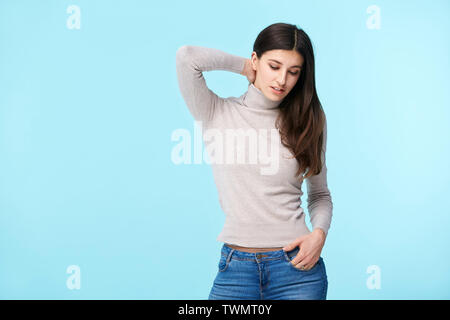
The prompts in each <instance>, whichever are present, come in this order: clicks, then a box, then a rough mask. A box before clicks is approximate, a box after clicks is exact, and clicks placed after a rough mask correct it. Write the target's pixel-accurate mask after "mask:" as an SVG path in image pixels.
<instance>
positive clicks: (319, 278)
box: [208, 244, 328, 300]
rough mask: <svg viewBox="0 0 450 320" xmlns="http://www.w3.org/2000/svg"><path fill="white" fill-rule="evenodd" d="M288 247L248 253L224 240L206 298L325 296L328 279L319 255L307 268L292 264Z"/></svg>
mask: <svg viewBox="0 0 450 320" xmlns="http://www.w3.org/2000/svg"><path fill="white" fill-rule="evenodd" d="M298 252H299V248H298V247H296V248H295V249H293V250H291V251H286V252H285V251H283V250H277V251H268V252H261V253H249V252H244V251H239V250H235V249H233V248H231V247H229V246H227V245H226V244H223V246H222V250H221V257H220V261H219V265H218V268H219V270H218V272H217V275H216V278H215V279H214V284H213V286H212V288H211V292H210V293H209V297H208V299H209V300H306V299H310V300H311V299H312V300H326V296H327V289H328V279H327V273H326V269H325V264H324V262H323V259H322V257H320V258H319V260H318V261H317V263H316V264H315V265H314V266H313V267H312V268H311V269H309V270H306V271H304V270H300V269H297V268H295V267H294V266H293V265H292V264H291V263H290V261H291V260H292V259H293V258H294V257H295V256H296V255H297V253H298Z"/></svg>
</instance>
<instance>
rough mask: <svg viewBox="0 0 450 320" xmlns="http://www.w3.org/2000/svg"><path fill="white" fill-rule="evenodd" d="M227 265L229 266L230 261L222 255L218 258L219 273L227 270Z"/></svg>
mask: <svg viewBox="0 0 450 320" xmlns="http://www.w3.org/2000/svg"><path fill="white" fill-rule="evenodd" d="M229 264H230V261H229V259H228V256H227V255H224V254H222V255H221V256H220V260H219V272H224V271H225V270H226V269H227V268H228V265H229Z"/></svg>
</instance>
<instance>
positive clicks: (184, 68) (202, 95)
mask: <svg viewBox="0 0 450 320" xmlns="http://www.w3.org/2000/svg"><path fill="white" fill-rule="evenodd" d="M246 60H247V59H246V58H244V57H240V56H236V55H233V54H229V53H226V52H224V51H221V50H219V49H214V48H206V47H200V46H191V45H184V46H181V47H180V48H178V50H177V52H176V69H177V77H178V85H179V87H180V92H181V95H182V96H183V99H184V101H185V102H186V105H187V106H188V108H189V111H190V112H191V114H192V116H193V117H194V119H196V120H201V121H208V120H211V119H212V118H213V116H214V110H215V109H216V108H217V107H218V106H219V104H221V103H223V98H221V97H219V96H218V95H217V94H215V93H214V92H213V91H212V90H210V89H209V88H208V87H207V85H206V81H205V78H204V77H203V74H202V72H203V71H211V70H226V71H231V72H235V73H239V74H243V73H242V72H243V71H244V66H245V64H246Z"/></svg>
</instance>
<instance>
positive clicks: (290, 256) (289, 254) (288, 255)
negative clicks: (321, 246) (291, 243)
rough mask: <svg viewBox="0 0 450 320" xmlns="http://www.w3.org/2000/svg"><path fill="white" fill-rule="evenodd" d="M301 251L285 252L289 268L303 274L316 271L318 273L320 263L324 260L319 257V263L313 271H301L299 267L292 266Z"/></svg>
mask: <svg viewBox="0 0 450 320" xmlns="http://www.w3.org/2000/svg"><path fill="white" fill-rule="evenodd" d="M299 251H300V250H298V249H294V250H292V251H289V252H286V251H285V252H284V257H285V259H286V263H287V264H289V266H290V267H291V268H292V269H294V270H295V271H298V272H302V273H310V272H315V271H317V269H318V268H319V267H320V263H321V262H322V261H321V260H322V257H319V260H317V262H316V263H315V264H314V266H313V267H312V268H311V269H308V270H301V269H299V268H298V267H296V266H294V265H293V264H292V260H294V258H295V257H296V256H297V254H298V252H299Z"/></svg>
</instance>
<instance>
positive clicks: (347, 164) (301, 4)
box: [0, 0, 450, 299]
mask: <svg viewBox="0 0 450 320" xmlns="http://www.w3.org/2000/svg"><path fill="white" fill-rule="evenodd" d="M72 4H74V5H78V6H79V7H80V9H81V29H79V30H77V29H72V30H71V29H68V28H67V26H66V20H67V19H68V17H69V16H70V14H68V13H67V12H66V9H67V7H68V6H69V5H72ZM372 4H375V5H378V6H379V7H380V9H381V29H379V30H370V29H368V28H367V27H366V20H367V19H368V18H369V16H370V15H371V14H368V13H367V12H366V9H367V8H368V7H369V6H370V5H372ZM449 9H450V2H449V1H447V0H442V1H437V0H435V1H398V0H397V1H375V2H374V1H360V0H355V1H340V2H338V1H331V0H330V1H314V2H313V1H298V0H296V1H293V0H291V1H277V2H276V3H275V2H273V1H268V0H265V1H206V0H205V1H170V2H161V1H124V0H123V1H99V0H96V1H80V0H73V1H56V0H54V1H39V2H38V1H13V0H10V1H1V2H0V245H1V248H0V298H2V299H206V298H207V296H208V294H209V290H210V288H211V285H212V281H213V280H214V277H215V275H216V272H217V263H218V259H219V255H220V251H219V250H220V247H221V245H222V243H220V242H217V241H216V237H217V235H218V234H219V232H220V231H221V228H222V226H223V222H224V214H223V212H222V211H221V208H220V205H219V202H218V197H217V191H216V186H215V183H214V180H213V176H212V171H211V168H210V166H209V165H207V164H206V163H203V164H201V165H195V164H192V165H175V164H174V163H173V162H172V161H171V150H172V148H173V147H174V146H175V145H176V144H177V143H176V142H173V141H171V134H172V132H174V131H175V130H176V129H179V128H185V129H188V130H190V131H191V132H192V133H193V127H194V122H193V118H192V117H191V115H190V113H189V112H188V109H187V107H186V106H185V104H184V101H183V100H182V97H181V95H180V93H179V90H178V84H177V79H176V72H175V52H176V50H177V48H178V47H180V46H181V45H184V44H192V45H201V46H207V47H215V48H218V49H222V50H224V51H227V52H229V53H233V54H236V55H241V56H245V57H250V54H251V51H252V46H253V42H254V40H255V38H256V36H257V35H258V33H259V32H260V31H261V30H262V29H263V28H265V27H266V26H268V25H270V24H272V23H275V22H287V23H293V24H296V25H297V26H298V27H300V28H303V29H304V30H305V31H306V32H307V33H308V34H309V36H310V37H311V39H312V41H313V45H314V49H315V54H316V68H317V73H316V79H317V83H316V85H317V90H318V94H319V99H320V100H321V102H322V104H323V107H324V110H325V112H326V114H327V119H328V145H327V166H328V185H329V188H330V191H331V193H332V198H333V203H334V212H333V221H332V225H331V228H330V231H329V235H328V238H327V240H326V244H325V247H324V248H323V251H322V257H323V258H324V261H325V263H326V267H327V272H328V280H329V289H328V299H449V298H450V272H449V271H450V255H449V249H448V245H449V240H450V235H449V226H450V215H449V211H450V210H449V206H448V200H449V196H450V192H449V191H450V185H449V180H450V179H449V178H450V170H449V163H450V152H449V149H450V148H449V147H450V143H449V139H448V137H449V136H450V129H449V124H450V111H449V106H450V96H449V95H450V94H449V90H448V89H449V87H450V86H449V85H450V81H449V80H450V79H449V74H450V68H449V54H450V52H449V44H450V41H449V39H450V37H449V31H450V23H449V14H450V10H449ZM205 77H206V78H207V83H208V85H209V87H210V88H211V89H212V90H214V91H215V92H216V93H217V94H219V95H220V96H224V97H226V96H239V95H241V94H242V93H243V92H245V90H246V88H247V80H246V79H245V78H244V77H242V76H240V75H237V74H232V73H227V72H224V71H214V72H208V73H206V74H205ZM305 188H306V186H305ZM304 191H305V192H306V189H305V190H304ZM302 201H303V204H302V206H303V207H304V208H306V194H305V195H304V196H303V197H302ZM309 226H310V225H309ZM69 265H78V266H79V267H80V268H81V289H79V290H69V289H68V288H67V286H66V280H67V278H68V277H69V274H67V273H66V268H67V267H68V266H69ZM370 265H377V266H379V267H380V270H381V289H379V290H376V289H374V290H371V289H369V288H368V287H367V286H366V280H367V278H368V277H369V276H370V274H368V273H367V272H366V270H367V267H369V266H370Z"/></svg>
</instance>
